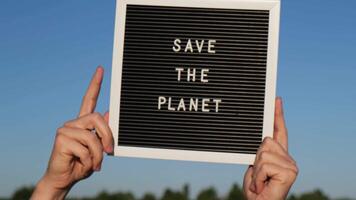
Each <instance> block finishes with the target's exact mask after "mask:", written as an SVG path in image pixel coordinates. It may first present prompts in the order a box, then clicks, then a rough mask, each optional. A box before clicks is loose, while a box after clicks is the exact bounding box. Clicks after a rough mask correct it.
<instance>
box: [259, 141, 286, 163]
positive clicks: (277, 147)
mask: <svg viewBox="0 0 356 200" xmlns="http://www.w3.org/2000/svg"><path fill="white" fill-rule="evenodd" d="M262 152H272V153H276V154H279V155H281V156H283V157H285V158H290V156H289V154H288V152H287V151H286V150H285V149H284V147H283V146H282V145H281V144H280V143H278V142H277V141H276V140H274V139H272V138H271V137H265V138H264V139H263V142H262V144H261V146H260V148H259V149H258V151H257V154H256V155H259V154H261V153H262ZM257 158H258V156H256V159H257ZM290 159H291V158H290Z"/></svg>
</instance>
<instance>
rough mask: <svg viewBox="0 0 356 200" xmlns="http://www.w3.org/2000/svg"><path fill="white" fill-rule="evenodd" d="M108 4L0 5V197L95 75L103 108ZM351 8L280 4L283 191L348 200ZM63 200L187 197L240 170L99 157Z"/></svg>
mask: <svg viewBox="0 0 356 200" xmlns="http://www.w3.org/2000/svg"><path fill="white" fill-rule="evenodd" d="M114 5H115V2H114V0H105V1H102V0H96V1H95V0H91V1H88V0H75V1H73V0H63V1H48V0H31V1H27V0H17V1H13V0H1V1H0V92H1V96H0V127H1V130H0V134H1V139H0V158H1V162H0V185H1V187H0V196H8V195H10V194H11V193H12V192H13V190H14V189H15V188H17V187H19V186H21V185H26V184H34V183H35V182H36V181H37V180H38V179H39V178H40V176H41V175H42V174H43V172H44V170H45V168H46V165H47V160H48V158H49V154H50V150H51V147H52V143H53V138H54V134H55V131H56V129H57V127H59V126H61V125H62V123H63V122H65V121H66V120H69V119H71V118H74V117H75V116H76V114H77V111H78V109H79V105H80V102H81V96H82V94H83V93H84V91H85V89H86V86H87V83H88V81H89V79H90V77H91V74H92V72H93V71H94V69H95V67H96V66H97V65H99V64H102V65H104V66H105V69H106V72H105V75H106V79H105V81H104V83H103V90H102V94H101V98H100V102H99V106H98V111H106V110H107V109H108V104H109V80H110V68H111V58H112V42H113V28H114V27H113V25H114V11H115V10H114ZM355 8H356V1H354V0H344V1H332V0H299V1H294V0H284V1H283V4H282V16H281V33H280V36H281V37H280V56H279V72H278V95H280V96H282V97H283V99H284V101H285V113H286V119H287V123H288V127H289V133H290V152H291V153H292V154H293V155H294V157H295V159H296V160H297V162H298V163H299V167H300V175H299V177H298V181H297V182H296V184H295V185H294V187H293V191H295V192H302V191H308V190H312V189H314V188H317V187H318V188H321V189H323V190H324V191H325V192H326V193H327V194H329V195H331V196H333V197H336V196H350V197H356V190H355V188H356V181H355V179H356V171H355V166H356V156H355V153H356V145H355V142H356V122H355V120H356V88H355V87H356V78H355V76H356V61H355V58H356V12H355ZM104 162H105V163H104V165H103V169H102V172H100V173H98V174H95V175H94V176H92V177H91V178H90V179H89V180H86V181H84V182H82V183H79V184H78V185H77V186H76V187H75V188H74V189H73V191H72V193H71V194H72V195H91V194H95V193H96V192H97V191H98V190H101V189H104V188H105V189H108V190H109V191H113V190H117V189H120V190H131V191H133V192H135V193H136V194H137V195H141V194H142V193H143V192H145V191H153V192H156V193H157V194H160V192H161V191H162V190H163V188H164V187H165V186H169V187H172V188H177V189H178V188H180V187H181V186H182V185H183V184H184V183H189V184H190V185H191V187H192V190H193V193H194V192H196V191H197V190H199V189H201V188H202V187H206V186H210V185H213V186H216V187H217V188H218V191H219V193H224V192H226V191H227V190H228V189H229V187H230V185H231V183H233V182H235V181H236V182H239V183H241V182H242V177H243V173H244V169H245V166H241V165H225V164H209V163H194V162H179V161H162V160H148V159H134V158H117V157H107V158H106V159H105V161H104Z"/></svg>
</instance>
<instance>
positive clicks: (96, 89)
mask: <svg viewBox="0 0 356 200" xmlns="http://www.w3.org/2000/svg"><path fill="white" fill-rule="evenodd" d="M103 74H104V68H103V67H102V66H99V67H97V68H96V71H95V73H94V75H93V78H92V79H91V81H90V84H89V87H88V89H87V91H86V93H85V95H84V97H83V100H82V105H81V107H80V111H79V117H81V116H83V115H87V114H89V113H92V112H93V111H94V110H95V107H96V102H97V100H98V96H99V93H100V88H101V82H102V80H103Z"/></svg>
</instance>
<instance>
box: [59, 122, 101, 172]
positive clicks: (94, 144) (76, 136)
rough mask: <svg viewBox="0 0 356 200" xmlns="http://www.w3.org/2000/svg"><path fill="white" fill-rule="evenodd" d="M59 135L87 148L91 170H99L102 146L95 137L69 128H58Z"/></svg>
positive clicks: (89, 133) (77, 129)
mask: <svg viewBox="0 0 356 200" xmlns="http://www.w3.org/2000/svg"><path fill="white" fill-rule="evenodd" d="M59 134H63V135H64V136H66V137H68V138H71V139H73V140H76V141H77V142H79V143H81V144H82V145H83V146H86V147H88V148H89V151H90V154H91V156H92V158H93V170H95V171H99V170H100V168H101V163H102V161H103V146H102V144H101V142H100V140H99V138H98V137H97V136H96V135H94V134H93V133H91V132H90V131H87V130H83V129H79V128H69V127H62V128H60V129H59Z"/></svg>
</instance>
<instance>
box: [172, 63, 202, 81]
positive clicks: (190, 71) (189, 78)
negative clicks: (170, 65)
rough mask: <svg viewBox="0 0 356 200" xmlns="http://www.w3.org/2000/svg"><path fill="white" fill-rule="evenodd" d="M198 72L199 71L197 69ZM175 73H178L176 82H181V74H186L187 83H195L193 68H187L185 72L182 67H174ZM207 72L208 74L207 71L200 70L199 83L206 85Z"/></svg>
mask: <svg viewBox="0 0 356 200" xmlns="http://www.w3.org/2000/svg"><path fill="white" fill-rule="evenodd" d="M198 70H199V69H198ZM176 71H177V72H178V76H177V81H180V80H181V75H182V73H183V72H184V73H186V74H187V82H190V81H192V82H195V77H196V71H197V70H196V69H195V68H187V69H186V71H187V72H185V70H184V68H183V67H176ZM208 72H209V69H206V68H205V69H201V70H200V73H199V72H198V73H199V74H200V82H202V83H207V82H209V81H208Z"/></svg>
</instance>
